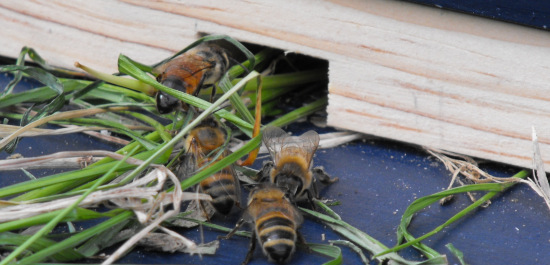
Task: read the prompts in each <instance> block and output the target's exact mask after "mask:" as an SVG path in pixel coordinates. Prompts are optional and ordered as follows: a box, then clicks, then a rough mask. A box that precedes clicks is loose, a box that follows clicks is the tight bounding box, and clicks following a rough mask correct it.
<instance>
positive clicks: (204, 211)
mask: <svg viewBox="0 0 550 265" xmlns="http://www.w3.org/2000/svg"><path fill="white" fill-rule="evenodd" d="M203 203H204V202H203V201H202V200H199V208H200V210H201V212H202V214H203V216H204V218H206V221H208V222H210V214H208V210H207V209H206V206H204V204H203Z"/></svg>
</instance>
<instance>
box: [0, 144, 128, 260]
mask: <svg viewBox="0 0 550 265" xmlns="http://www.w3.org/2000/svg"><path fill="white" fill-rule="evenodd" d="M135 151H137V147H136V148H134V150H133V151H132V152H130V153H129V154H128V155H126V156H125V157H124V158H123V159H122V160H120V161H118V163H117V164H116V165H115V166H114V167H112V168H111V169H110V170H109V171H108V172H107V173H106V174H105V175H103V176H102V177H101V178H100V181H98V182H97V183H96V184H95V185H94V186H92V187H91V188H90V189H89V190H87V191H86V192H84V194H82V196H80V198H79V199H78V200H76V201H75V202H74V203H73V204H72V205H71V206H69V207H67V208H65V209H64V210H63V211H61V212H60V213H59V214H58V215H57V216H55V217H54V218H53V219H52V220H51V221H50V222H48V223H47V224H46V225H45V226H44V227H42V229H40V230H39V231H38V232H36V233H35V234H34V235H33V236H31V237H30V238H29V239H28V240H27V241H25V243H23V244H21V245H20V246H19V247H18V248H16V249H15V250H14V251H13V252H12V253H10V255H9V256H8V257H6V258H5V259H4V260H2V261H0V265H4V264H7V263H8V262H10V261H12V260H13V259H15V258H16V257H17V256H19V254H21V253H22V252H23V251H24V250H26V249H27V248H28V247H29V246H30V245H32V244H33V243H34V242H35V241H36V240H38V239H39V238H41V237H42V236H44V235H46V234H48V233H50V232H51V231H52V230H53V228H54V227H55V226H56V225H57V224H58V223H59V222H60V221H61V220H62V219H63V218H65V216H67V214H69V213H70V212H71V211H72V210H73V209H75V208H76V207H77V206H78V204H79V203H80V202H82V201H83V200H84V199H85V198H86V197H87V196H88V195H90V193H92V192H93V191H95V189H96V188H97V187H99V185H101V184H102V182H103V181H105V180H106V179H107V177H108V176H109V175H111V174H113V173H114V172H115V170H116V169H117V168H118V167H119V166H121V165H122V164H123V163H124V162H125V161H126V160H127V159H128V158H129V157H130V156H131V155H132V154H133V153H134V152H135ZM31 257H32V256H31Z"/></svg>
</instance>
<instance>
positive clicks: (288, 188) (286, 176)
mask: <svg viewBox="0 0 550 265" xmlns="http://www.w3.org/2000/svg"><path fill="white" fill-rule="evenodd" d="M262 140H263V142H264V144H265V146H266V147H267V149H268V150H269V154H270V155H271V158H272V160H273V161H272V162H268V163H266V164H264V167H263V168H262V170H261V171H260V175H261V176H260V179H264V180H269V182H271V183H273V184H275V185H276V186H277V187H279V188H281V189H282V190H284V191H285V192H286V193H287V195H288V196H289V198H290V199H291V201H293V202H295V201H299V200H303V199H307V200H309V202H310V203H311V204H312V206H313V207H314V204H313V201H312V200H313V198H317V197H318V194H317V186H316V183H315V181H316V179H317V178H319V180H320V181H321V182H322V183H324V184H330V183H333V182H334V181H336V180H337V178H334V179H330V176H329V175H328V174H326V173H325V172H324V170H323V169H322V168H314V170H312V160H313V155H314V154H315V151H316V150H317V147H318V146H319V134H317V133H316V132H315V131H308V132H306V133H304V134H302V135H300V136H290V135H288V134H287V133H286V132H285V131H283V130H282V129H281V128H278V127H266V128H265V129H264V131H263V138H262Z"/></svg>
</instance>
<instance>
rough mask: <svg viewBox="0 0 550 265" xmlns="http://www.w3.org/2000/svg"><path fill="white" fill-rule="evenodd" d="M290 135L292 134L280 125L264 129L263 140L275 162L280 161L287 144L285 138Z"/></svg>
mask: <svg viewBox="0 0 550 265" xmlns="http://www.w3.org/2000/svg"><path fill="white" fill-rule="evenodd" d="M289 137H290V136H289V135H288V134H287V133H286V132H285V131H283V129H281V128H279V127H274V126H268V127H266V128H265V129H264V131H263V136H262V141H263V142H264V144H265V147H266V148H267V150H268V151H269V154H270V155H271V158H272V159H273V162H275V164H277V162H278V161H279V154H280V153H281V150H282V149H283V147H284V145H285V140H286V139H288V138H289Z"/></svg>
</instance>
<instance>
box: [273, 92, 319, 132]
mask: <svg viewBox="0 0 550 265" xmlns="http://www.w3.org/2000/svg"><path fill="white" fill-rule="evenodd" d="M327 104H328V98H327V97H323V98H320V99H318V100H316V101H314V102H312V103H309V104H307V105H306V106H303V107H301V108H298V109H295V110H293V111H291V112H289V113H287V114H285V115H283V116H282V117H280V118H278V119H276V120H274V121H272V122H270V123H269V124H268V125H272V126H276V127H282V126H285V125H288V124H290V123H292V122H293V121H295V120H297V119H299V118H302V117H305V116H307V115H310V114H312V113H315V112H316V111H319V110H323V109H324V108H325V107H326V106H327Z"/></svg>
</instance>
